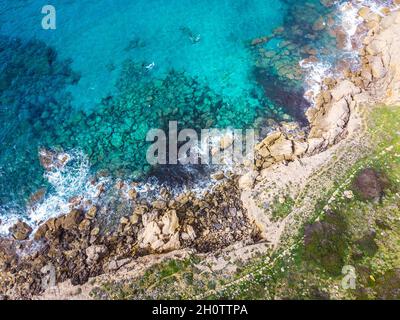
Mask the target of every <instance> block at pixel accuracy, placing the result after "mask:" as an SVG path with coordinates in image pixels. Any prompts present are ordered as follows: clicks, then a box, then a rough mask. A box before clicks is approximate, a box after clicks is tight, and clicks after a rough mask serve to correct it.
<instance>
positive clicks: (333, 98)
mask: <svg viewBox="0 0 400 320" xmlns="http://www.w3.org/2000/svg"><path fill="white" fill-rule="evenodd" d="M359 15H360V16H361V17H362V18H363V19H364V24H363V26H362V27H364V28H368V30H369V31H368V34H367V35H366V37H365V39H364V40H363V47H362V49H361V50H360V57H361V62H362V66H361V68H360V70H358V71H351V70H350V69H347V70H345V71H344V72H343V77H342V78H339V79H325V81H324V90H322V92H321V93H320V94H319V95H318V97H317V99H316V104H315V106H314V107H313V108H310V109H309V110H308V111H307V118H308V121H309V128H308V130H304V129H301V128H300V127H298V126H297V125H296V124H286V125H283V126H281V127H280V128H279V129H278V130H276V131H275V132H273V133H271V134H269V135H268V136H267V137H266V138H265V139H264V140H263V141H262V142H261V143H260V144H259V145H257V147H256V163H255V165H254V167H251V168H248V172H247V173H246V174H244V175H242V176H238V175H233V174H232V175H227V174H226V175H224V174H222V173H221V174H220V175H217V176H215V177H214V178H215V179H216V180H218V183H217V184H216V186H215V187H214V188H213V190H212V191H210V192H206V193H205V194H204V196H202V197H200V196H198V195H196V194H194V193H193V192H187V193H184V194H181V195H179V196H177V197H174V196H172V195H171V194H170V193H169V192H168V190H161V192H160V198H159V199H158V200H156V201H153V202H151V203H149V202H148V201H146V200H144V199H142V198H141V197H140V196H138V194H137V193H136V192H135V191H134V190H135V189H133V188H129V186H127V185H126V183H124V182H118V183H117V184H116V185H115V186H113V188H114V190H115V191H116V193H117V194H120V193H122V192H124V193H125V194H126V195H127V196H128V200H127V201H128V202H129V204H130V208H132V210H131V212H129V214H125V215H122V216H121V217H120V221H119V222H118V223H117V227H116V228H114V229H110V228H109V227H108V226H107V224H106V222H105V220H104V215H103V214H100V213H101V211H102V208H100V207H98V206H96V205H91V204H90V203H89V204H86V203H85V204H81V205H80V206H79V205H78V206H77V208H76V209H73V210H71V212H70V213H68V214H67V215H65V216H61V217H58V218H52V219H50V220H48V221H46V222H44V223H43V224H41V225H40V227H39V228H38V229H37V230H35V231H34V230H32V228H31V227H30V226H29V225H27V224H26V223H24V222H22V221H20V222H18V223H17V224H16V225H15V226H14V227H13V228H12V229H11V233H12V235H13V239H0V270H1V273H0V295H1V297H2V298H5V299H8V298H10V299H24V298H32V297H34V296H38V295H40V294H41V293H43V291H44V290H45V289H47V287H46V286H44V284H43V279H44V278H46V276H47V275H48V274H49V271H51V272H50V275H51V274H53V275H54V279H52V280H54V283H52V285H54V284H57V283H63V282H66V281H70V283H71V285H72V286H80V285H83V284H85V283H87V282H88V281H89V280H90V279H91V278H94V277H96V276H99V275H101V274H111V273H115V272H117V271H118V270H119V269H121V268H123V266H125V265H127V264H129V263H131V262H132V261H135V260H136V259H138V258H140V257H145V256H148V255H152V254H156V255H160V254H165V253H168V252H174V251H176V250H180V249H183V248H191V249H193V250H195V251H196V252H198V253H209V252H213V251H215V250H217V249H221V248H226V247H229V246H230V245H232V244H234V243H237V242H242V243H246V244H247V245H249V244H254V243H257V242H259V241H260V240H262V239H267V240H268V235H267V236H266V230H268V225H266V224H268V221H266V220H265V217H263V216H258V215H257V214H255V212H254V210H252V208H251V207H249V206H248V203H246V201H243V192H246V191H249V190H250V191H251V190H253V189H255V188H256V186H257V184H259V183H260V182H261V181H262V180H263V179H265V176H267V175H268V172H270V171H271V170H274V168H275V166H280V165H282V164H287V163H289V162H296V161H308V160H307V159H312V157H313V156H315V155H318V154H321V153H323V152H324V151H326V150H327V149H329V148H330V147H332V146H334V145H336V144H337V143H338V142H339V141H342V140H344V139H346V137H347V136H348V135H349V133H351V132H352V131H354V130H356V129H357V128H356V127H357V125H358V122H357V121H356V120H357V119H358V114H357V110H358V107H359V106H364V105H367V106H368V105H374V104H377V103H385V104H393V103H397V102H399V101H400V87H399V86H400V74H399V72H398V71H397V70H398V68H399V66H400V61H399V58H398V57H396V53H397V52H399V50H400V33H399V32H398V30H400V12H398V11H395V12H391V11H390V10H382V15H378V14H376V13H374V12H372V11H370V10H368V9H362V10H360V12H359ZM396 28H397V29H396ZM43 154H44V156H43V157H42V165H43V166H44V167H45V168H46V167H49V166H53V165H62V161H63V160H62V156H61V157H59V155H57V154H52V153H51V152H46V151H44V153H43ZM55 159H58V160H57V161H61V163H57V161H55ZM60 159H61V160H60ZM99 188H100V189H99V193H100V194H101V192H102V190H101V185H100V187H99ZM77 202H78V203H79V199H78V200H77ZM46 279H48V278H46ZM50 284H51V283H50Z"/></svg>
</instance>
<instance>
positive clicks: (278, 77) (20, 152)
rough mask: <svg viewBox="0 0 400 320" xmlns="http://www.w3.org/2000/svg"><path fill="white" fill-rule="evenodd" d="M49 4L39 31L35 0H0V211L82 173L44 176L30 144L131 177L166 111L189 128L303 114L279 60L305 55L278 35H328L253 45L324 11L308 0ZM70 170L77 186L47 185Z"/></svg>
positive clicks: (299, 42) (296, 86)
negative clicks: (52, 21)
mask: <svg viewBox="0 0 400 320" xmlns="http://www.w3.org/2000/svg"><path fill="white" fill-rule="evenodd" d="M52 5H54V6H55V8H56V10H57V29H56V30H43V29H42V28H41V19H42V17H43V15H42V14H41V12H40V11H41V6H42V2H41V1H37V0H27V1H21V0H14V1H8V0H6V1H4V0H0V36H2V38H1V46H0V50H1V51H0V59H1V61H0V63H1V70H2V76H1V79H0V80H1V81H0V86H1V101H0V102H1V110H0V119H1V121H2V123H4V126H3V127H2V128H1V129H0V141H1V150H0V208H2V213H0V214H2V215H3V219H4V216H7V215H10V212H11V208H13V209H14V210H15V212H17V214H20V213H21V212H26V211H25V210H24V209H23V208H24V206H25V202H26V201H27V199H28V198H29V195H31V194H32V193H33V192H36V191H37V190H38V189H40V188H42V187H44V188H47V193H48V196H47V197H51V196H52V195H54V194H56V195H58V196H59V198H60V197H61V198H62V199H63V200H67V199H68V197H71V196H74V195H77V194H78V193H79V192H82V191H83V190H84V189H85V188H86V184H85V183H84V181H83V180H85V179H87V176H88V172H87V171H86V167H85V170H84V174H82V172H81V171H79V170H78V171H76V172H75V171H74V174H77V175H78V177H75V176H74V177H73V178H71V177H70V176H68V174H66V175H67V176H68V177H67V178H66V179H58V180H56V181H49V177H48V175H45V172H44V170H43V168H42V167H41V166H40V163H39V158H38V150H39V148H40V147H45V148H53V149H54V148H55V149H59V150H64V151H67V152H68V151H71V150H80V151H81V152H82V154H84V155H85V157H87V162H88V163H90V164H91V171H92V173H93V172H94V171H96V170H100V169H107V170H108V171H109V174H111V175H112V176H114V177H121V178H125V177H131V178H138V177H140V176H143V175H144V174H146V173H148V172H149V170H151V168H150V167H149V165H148V164H147V163H146V160H145V150H146V148H147V144H146V143H145V136H146V133H147V131H148V130H149V129H151V128H162V127H165V126H166V124H167V123H168V121H170V120H177V121H179V122H180V126H181V127H188V128H195V129H201V128H208V127H218V128H228V127H230V128H242V129H245V128H251V127H257V126H258V125H260V124H261V123H262V122H263V121H264V120H265V119H268V118H270V119H271V118H272V119H276V120H281V119H291V118H293V117H294V118H297V119H301V118H302V117H303V111H304V109H305V108H306V107H307V106H308V102H307V101H306V100H305V99H304V98H303V94H304V87H303V85H302V84H303V75H298V78H297V79H296V78H291V79H287V78H285V77H286V75H287V74H286V75H283V76H282V74H280V73H279V70H280V68H281V67H282V65H284V66H288V65H292V66H293V67H294V68H297V67H298V63H299V61H300V59H302V58H304V57H305V56H304V54H302V53H298V54H294V52H295V51H296V52H297V51H298V50H297V49H296V48H295V49H293V51H290V53H288V54H285V52H284V50H286V49H285V48H284V46H282V43H283V42H284V41H285V40H288V39H285V37H286V38H290V39H289V40H291V41H292V42H293V44H294V45H295V46H299V47H301V46H304V45H314V46H316V47H318V46H321V45H322V44H323V45H325V46H330V45H332V46H333V45H334V40H333V39H332V37H329V36H321V35H320V34H317V35H314V36H313V37H311V38H304V37H301V36H298V35H297V36H296V35H294V34H292V35H290V33H289V32H286V34H283V35H281V36H278V37H276V38H275V39H272V40H271V41H270V42H268V44H267V45H266V46H265V47H264V50H267V51H273V52H275V53H283V54H281V55H277V56H276V57H275V58H274V59H275V60H273V59H270V60H271V61H269V60H268V59H267V58H265V56H264V57H263V61H261V62H260V61H259V59H260V58H259V53H260V52H261V51H259V49H260V47H258V48H255V47H253V46H251V41H252V40H253V39H255V38H257V37H262V36H265V35H270V34H271V33H272V32H273V30H274V29H276V28H278V27H282V26H284V27H285V29H286V30H291V29H290V28H293V27H297V29H299V30H300V33H301V32H305V31H304V30H308V29H309V30H310V32H313V31H312V28H311V26H312V24H313V22H314V21H313V20H316V19H317V18H319V17H321V16H322V15H324V14H326V13H328V12H329V11H330V10H333V9H332V8H325V7H324V6H322V5H321V3H320V2H319V1H318V0H312V1H311V0H310V1H308V2H305V3H299V2H298V1H292V0H269V1H265V0H200V1H193V0H168V1H163V0H137V1H128V0H126V1H125V0H102V1H97V0H96V1H95V0H84V1H74V0H58V1H52ZM302 12H307V15H303V14H302ZM307 28H308V29H307ZM297 29H296V30H297ZM301 29H304V30H303V31H301ZM293 30H295V29H293ZM288 72H289V73H291V71H290V70H289V71H288ZM286 80H287V81H286ZM74 152H75V153H76V152H77V151H74ZM85 159H86V158H85ZM85 165H86V160H85ZM87 166H89V164H87ZM61 174H63V173H61ZM79 175H81V176H79ZM71 179H72V180H71ZM74 179H78V180H79V182H77V180H74ZM71 181H72V183H76V184H77V186H78V187H77V188H62V187H61V188H60V186H57V183H58V184H70V183H71ZM60 190H62V192H60ZM65 190H67V192H65ZM84 191H85V190H84ZM59 198H57V199H58V200H59ZM58 200H57V201H58ZM46 210H53V211H56V210H59V209H57V208H54V207H53V208H51V207H50V208H47V209H46ZM49 214H54V213H49ZM45 215H46V214H43V216H45Z"/></svg>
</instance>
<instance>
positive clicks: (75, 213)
mask: <svg viewBox="0 0 400 320" xmlns="http://www.w3.org/2000/svg"><path fill="white" fill-rule="evenodd" d="M82 219H83V217H82V212H81V211H79V210H72V211H71V212H70V213H68V214H67V215H66V216H65V217H64V218H63V219H62V227H63V228H64V229H65V230H71V229H74V228H77V227H78V225H79V223H80V222H81V221H82Z"/></svg>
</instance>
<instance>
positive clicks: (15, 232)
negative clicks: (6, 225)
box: [10, 221, 32, 240]
mask: <svg viewBox="0 0 400 320" xmlns="http://www.w3.org/2000/svg"><path fill="white" fill-rule="evenodd" d="M10 232H11V234H12V236H13V237H14V239H16V240H26V239H28V238H29V235H30V234H31V233H32V228H31V227H30V226H29V225H28V224H27V223H26V222H23V221H18V222H17V223H16V224H15V225H14V226H12V227H11V229H10Z"/></svg>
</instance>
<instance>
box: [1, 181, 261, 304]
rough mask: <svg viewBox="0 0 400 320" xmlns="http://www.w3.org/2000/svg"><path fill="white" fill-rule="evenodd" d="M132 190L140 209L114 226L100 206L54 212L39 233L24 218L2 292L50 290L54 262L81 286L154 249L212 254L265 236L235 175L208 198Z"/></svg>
mask: <svg viewBox="0 0 400 320" xmlns="http://www.w3.org/2000/svg"><path fill="white" fill-rule="evenodd" d="M117 187H118V188H121V186H120V185H118V186H117ZM129 195H130V197H131V199H130V200H131V204H132V207H133V209H132V212H131V214H130V215H127V216H123V217H121V218H120V222H119V224H118V226H117V228H114V229H108V228H107V227H106V226H105V225H104V224H103V222H102V218H101V216H100V213H99V208H97V207H96V206H92V207H90V208H89V209H87V210H81V209H73V210H71V212H70V213H68V214H66V215H64V216H61V217H57V218H51V219H49V220H48V221H46V222H45V223H43V224H42V225H40V226H39V228H38V229H37V230H36V231H35V232H34V233H33V234H31V233H32V229H31V228H30V227H29V226H28V225H27V224H26V223H24V222H21V221H20V222H18V223H17V224H16V225H15V226H14V227H13V228H12V229H11V230H10V231H11V232H12V235H13V237H14V239H15V240H18V241H15V240H12V239H1V244H0V270H1V274H0V293H1V294H3V295H10V296H14V297H15V296H17V297H29V296H31V295H32V294H38V293H40V292H42V291H43V290H44V289H45V288H44V287H43V277H44V275H45V274H44V271H46V270H48V269H49V268H52V269H53V270H54V274H55V281H56V282H57V283H58V282H63V281H66V280H68V279H71V282H72V284H74V285H78V284H83V283H85V282H86V281H88V279H89V277H93V276H97V275H99V274H101V273H104V272H110V271H115V270H118V269H119V268H120V267H122V266H123V265H125V264H126V263H128V262H129V261H131V260H132V259H134V258H137V257H139V256H143V255H147V254H150V253H165V252H170V251H174V250H177V249H180V248H185V247H191V248H194V249H197V250H198V251H199V252H208V251H211V250H215V249H217V248H222V247H226V246H228V245H231V244H232V243H235V242H236V241H241V240H247V241H255V240H256V239H257V237H258V231H257V229H256V228H255V227H254V225H253V223H252V222H251V221H250V220H249V219H248V218H247V213H246V211H245V210H244V209H243V207H242V203H241V201H240V192H239V190H238V188H237V182H236V181H235V179H234V178H232V179H228V180H226V181H225V182H222V183H220V184H218V185H217V186H216V187H215V189H214V190H213V191H212V192H208V193H206V194H205V195H204V196H202V197H199V196H196V195H195V194H193V193H191V192H188V193H184V194H181V195H180V196H178V197H172V196H170V195H169V194H168V192H162V195H160V198H159V199H158V200H155V201H153V202H151V203H148V202H147V201H145V200H144V199H139V198H138V197H137V194H136V192H135V191H134V190H131V192H129ZM22 240H25V241H22Z"/></svg>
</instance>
